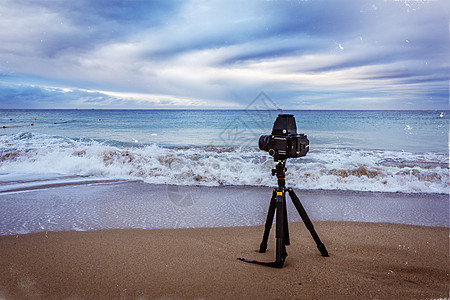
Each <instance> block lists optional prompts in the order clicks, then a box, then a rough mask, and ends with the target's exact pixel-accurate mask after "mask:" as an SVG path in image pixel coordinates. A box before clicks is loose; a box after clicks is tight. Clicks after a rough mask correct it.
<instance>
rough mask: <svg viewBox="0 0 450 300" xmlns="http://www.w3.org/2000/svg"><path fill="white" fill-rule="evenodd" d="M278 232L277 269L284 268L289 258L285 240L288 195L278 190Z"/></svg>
mask: <svg viewBox="0 0 450 300" xmlns="http://www.w3.org/2000/svg"><path fill="white" fill-rule="evenodd" d="M276 199H277V210H276V212H277V220H276V223H277V232H276V240H277V253H276V260H275V264H277V267H279V268H282V267H283V264H284V261H285V259H286V256H287V252H286V240H285V237H286V236H285V234H286V227H285V225H286V223H287V219H286V216H287V214H286V193H285V191H284V189H282V190H280V189H277V198H276Z"/></svg>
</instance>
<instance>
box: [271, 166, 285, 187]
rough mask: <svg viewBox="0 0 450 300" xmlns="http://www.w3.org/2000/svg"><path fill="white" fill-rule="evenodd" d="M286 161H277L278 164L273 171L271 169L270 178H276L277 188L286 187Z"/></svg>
mask: <svg viewBox="0 0 450 300" xmlns="http://www.w3.org/2000/svg"><path fill="white" fill-rule="evenodd" d="M286 171H287V168H286V160H285V159H283V160H279V161H278V164H277V165H276V166H275V169H272V176H275V175H276V176H277V180H278V187H280V188H284V187H285V186H286V181H285V177H286Z"/></svg>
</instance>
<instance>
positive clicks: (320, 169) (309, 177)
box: [0, 133, 450, 194]
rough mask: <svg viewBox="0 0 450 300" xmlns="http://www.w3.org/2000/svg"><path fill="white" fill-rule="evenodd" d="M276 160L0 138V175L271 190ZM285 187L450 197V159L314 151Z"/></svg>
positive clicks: (197, 150)
mask: <svg viewBox="0 0 450 300" xmlns="http://www.w3.org/2000/svg"><path fill="white" fill-rule="evenodd" d="M274 165H275V163H274V162H273V159H271V157H270V156H269V155H268V154H267V153H265V152H261V151H259V150H258V149H257V148H256V147H213V146H209V147H161V146H157V145H127V144H120V143H117V142H114V141H96V140H90V139H79V140H75V139H70V138H64V137H54V136H47V135H42V134H33V133H20V134H10V135H1V136H0V172H2V173H4V174H5V173H6V174H15V173H16V174H42V176H43V177H45V175H46V174H55V173H57V174H61V175H62V176H73V175H76V176H95V177H102V178H108V179H132V180H135V179H138V180H143V181H145V182H149V183H158V184H177V185H206V186H217V185H250V186H274V185H276V178H274V177H272V176H271V169H272V168H273V167H274ZM286 166H287V169H288V170H287V175H286V179H287V184H288V185H289V186H293V187H297V188H302V189H338V190H355V191H381V192H404V193H440V194H448V193H449V186H450V184H449V165H448V155H447V154H439V153H408V152H395V151H373V150H342V149H339V150H337V149H321V150H312V151H311V152H310V153H308V155H307V156H306V157H303V158H299V159H289V160H288V162H287V165H286Z"/></svg>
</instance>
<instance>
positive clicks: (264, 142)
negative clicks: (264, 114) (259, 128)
mask: <svg viewBox="0 0 450 300" xmlns="http://www.w3.org/2000/svg"><path fill="white" fill-rule="evenodd" d="M259 149H261V150H264V151H267V152H269V154H270V155H271V156H273V159H274V160H275V161H279V160H286V159H288V158H293V157H301V156H305V155H306V153H308V151H309V140H308V138H307V136H306V135H304V134H298V133H297V125H296V124H295V118H294V115H289V114H279V115H278V117H277V119H276V120H275V123H274V124H273V129H272V134H271V135H262V136H261V137H260V138H259Z"/></svg>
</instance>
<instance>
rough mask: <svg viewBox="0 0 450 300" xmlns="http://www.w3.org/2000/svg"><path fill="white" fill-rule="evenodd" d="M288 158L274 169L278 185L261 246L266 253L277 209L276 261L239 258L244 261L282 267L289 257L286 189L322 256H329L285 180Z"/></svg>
mask: <svg viewBox="0 0 450 300" xmlns="http://www.w3.org/2000/svg"><path fill="white" fill-rule="evenodd" d="M285 165H286V160H280V161H279V162H278V164H277V165H276V167H275V169H272V176H274V175H277V179H278V187H277V188H274V189H273V193H272V198H271V199H270V205H269V211H268V213H267V219H266V225H265V230H264V235H263V240H262V242H261V246H260V247H259V252H260V253H265V252H266V249H267V240H268V239H269V233H270V229H271V228H272V223H273V218H274V215H275V211H276V215H277V216H276V226H277V227H276V235H275V236H276V241H277V242H276V243H277V252H276V260H275V261H274V262H260V261H256V260H248V259H245V258H239V259H240V260H242V261H245V262H248V263H254V264H260V265H265V266H268V267H272V268H282V267H283V265H284V261H285V260H286V257H287V252H286V246H287V245H289V244H290V242H289V229H288V219H287V210H286V191H287V192H288V193H289V196H290V197H291V200H292V202H293V203H294V206H295V208H296V209H297V211H298V213H299V214H300V216H301V217H302V220H303V223H305V226H306V228H307V229H308V230H309V232H310V233H311V235H312V237H313V239H314V241H315V242H316V245H317V248H318V249H319V251H320V254H322V256H325V257H328V256H329V255H328V252H327V249H326V248H325V245H324V244H323V243H322V241H321V240H320V238H319V236H318V235H317V233H316V230H315V229H314V226H313V224H312V223H311V220H310V219H309V217H308V214H307V213H306V211H305V209H304V208H303V205H302V204H301V203H300V200H299V199H298V197H297V195H296V194H295V192H294V190H293V189H292V188H286V186H285V185H286V183H285V180H284V177H285V172H286V167H285Z"/></svg>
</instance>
